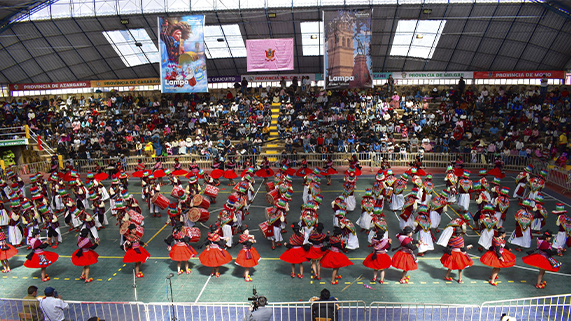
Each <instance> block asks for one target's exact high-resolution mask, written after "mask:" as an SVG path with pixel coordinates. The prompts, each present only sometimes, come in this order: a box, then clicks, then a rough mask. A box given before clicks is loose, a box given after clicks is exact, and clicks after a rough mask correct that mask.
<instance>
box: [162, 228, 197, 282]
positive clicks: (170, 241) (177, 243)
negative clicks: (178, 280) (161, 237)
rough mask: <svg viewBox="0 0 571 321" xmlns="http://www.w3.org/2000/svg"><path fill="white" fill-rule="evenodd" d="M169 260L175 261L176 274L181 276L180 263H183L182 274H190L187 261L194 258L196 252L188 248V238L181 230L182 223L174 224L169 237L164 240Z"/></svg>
mask: <svg viewBox="0 0 571 321" xmlns="http://www.w3.org/2000/svg"><path fill="white" fill-rule="evenodd" d="M165 243H167V246H168V247H167V250H168V251H169V257H170V258H171V260H173V261H176V274H177V275H181V274H182V273H183V271H181V270H180V266H181V263H182V262H184V272H186V274H190V268H189V267H188V260H190V258H192V257H195V256H196V254H198V252H196V250H195V249H193V248H192V246H190V244H189V243H190V238H189V237H188V236H187V235H186V234H185V233H184V231H183V230H182V222H180V221H178V222H176V223H175V225H174V227H173V229H172V233H171V235H169V236H168V237H167V238H166V239H165Z"/></svg>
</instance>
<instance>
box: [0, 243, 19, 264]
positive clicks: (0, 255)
mask: <svg viewBox="0 0 571 321" xmlns="http://www.w3.org/2000/svg"><path fill="white" fill-rule="evenodd" d="M6 245H7V246H8V249H6V250H0V261H4V260H7V259H9V258H11V257H12V256H14V255H16V254H18V250H17V249H16V248H15V247H13V246H12V244H8V243H6Z"/></svg>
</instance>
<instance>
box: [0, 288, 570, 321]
mask: <svg viewBox="0 0 571 321" xmlns="http://www.w3.org/2000/svg"><path fill="white" fill-rule="evenodd" d="M65 302H66V303H67V304H68V305H69V308H68V309H66V310H64V316H65V319H66V320H78V321H81V320H87V319H88V318H90V317H94V316H97V317H99V318H100V319H104V320H113V321H114V320H121V321H129V320H135V321H156V320H164V321H168V320H174V318H176V319H177V320H192V321H193V320H197V321H203V320H208V321H210V320H216V321H242V320H247V319H248V316H249V313H250V310H249V307H250V305H249V303H248V302H230V303H221V302H213V303H206V302H200V303H192V302H188V303H168V302H165V303H142V302H77V301H67V300H66V301H65ZM264 309H269V310H271V311H272V314H273V319H272V320H274V321H315V320H328V319H329V320H328V321H360V320H368V321H385V320H386V321H389V320H390V321H393V320H407V321H408V320H417V321H424V320H427V321H428V320H439V321H441V320H444V321H447V320H462V321H475V320H478V321H497V320H500V319H501V316H502V315H503V314H506V315H508V316H510V317H514V318H515V319H516V320H519V321H522V320H523V321H528V320H529V321H531V320H533V321H535V320H546V321H547V320H549V321H564V320H565V321H566V320H570V319H571V294H562V295H555V296H544V297H534V298H522V299H513V300H502V301H489V302H484V303H482V304H481V305H460V304H427V303H398V302H372V303H371V304H370V305H368V306H367V305H366V304H365V302H364V301H358V300H356V301H314V302H310V301H305V302H280V303H269V304H268V305H267V306H266V307H265V308H264ZM42 316H43V312H42V310H41V309H40V306H39V303H38V301H36V300H18V299H0V320H33V321H35V320H43V317H42ZM320 318H321V319H320Z"/></svg>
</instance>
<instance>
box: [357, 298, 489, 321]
mask: <svg viewBox="0 0 571 321" xmlns="http://www.w3.org/2000/svg"><path fill="white" fill-rule="evenodd" d="M367 314H368V315H369V321H393V320H394V321H397V320H407V321H408V320H439V321H447V320H450V321H456V320H463V321H472V320H479V317H480V307H479V306H478V305H459V304H424V303H394V302H372V303H371V304H370V305H369V310H368V311H367ZM494 320H498V319H494Z"/></svg>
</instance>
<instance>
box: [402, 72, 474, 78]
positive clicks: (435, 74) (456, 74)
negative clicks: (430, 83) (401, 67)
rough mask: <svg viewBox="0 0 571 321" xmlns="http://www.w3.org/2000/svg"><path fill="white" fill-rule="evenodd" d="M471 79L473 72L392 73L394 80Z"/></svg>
mask: <svg viewBox="0 0 571 321" xmlns="http://www.w3.org/2000/svg"><path fill="white" fill-rule="evenodd" d="M460 77H464V79H472V78H474V72H473V71H403V72H393V78H394V79H460Z"/></svg>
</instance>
